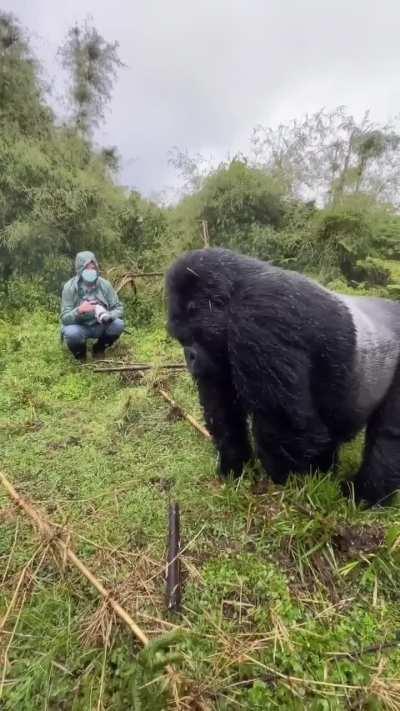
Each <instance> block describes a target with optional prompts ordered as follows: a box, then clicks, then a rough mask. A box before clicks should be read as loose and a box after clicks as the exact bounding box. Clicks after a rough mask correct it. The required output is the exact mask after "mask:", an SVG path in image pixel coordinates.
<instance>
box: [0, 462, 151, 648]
mask: <svg viewBox="0 0 400 711" xmlns="http://www.w3.org/2000/svg"><path fill="white" fill-rule="evenodd" d="M0 482H1V483H2V484H3V486H4V488H5V490H6V491H7V493H8V495H9V496H10V497H11V499H13V501H14V502H15V503H16V504H17V506H19V507H20V508H21V509H23V510H24V511H25V513H27V514H28V516H29V517H30V518H31V519H32V520H33V521H34V523H35V524H36V526H37V527H38V529H39V531H40V532H41V533H42V534H46V536H47V537H48V538H50V539H52V542H53V543H54V544H55V545H56V546H57V548H58V549H59V551H60V552H61V553H62V555H63V557H64V558H66V559H68V560H69V561H70V563H72V564H73V565H74V566H75V568H78V570H79V571H80V572H81V573H82V575H83V576H84V577H85V578H86V579H87V580H88V581H89V582H90V583H91V584H92V585H93V587H95V588H96V590H97V591H98V592H99V593H100V595H101V596H102V597H103V598H104V599H105V600H106V601H107V603H108V604H109V605H110V607H111V608H112V609H113V610H114V612H115V614H116V615H118V617H119V618H120V619H121V620H123V621H124V622H125V624H126V625H127V626H128V627H129V629H130V630H131V632H132V633H133V634H134V635H135V637H137V638H138V639H139V640H140V642H141V643H142V644H143V646H146V645H147V644H148V642H149V640H148V637H147V636H146V635H145V633H144V632H143V631H142V630H141V629H140V627H139V626H138V625H137V624H136V622H135V621H134V620H133V619H132V617H131V616H130V615H129V614H128V613H127V612H126V610H124V609H123V607H121V605H120V604H119V603H118V602H117V601H116V600H114V598H113V597H112V596H111V594H110V593H109V592H108V590H106V588H105V587H104V586H103V585H102V583H101V582H100V580H98V579H97V578H96V576H95V575H93V573H92V572H91V571H90V570H89V569H88V568H87V567H86V565H85V564H84V563H83V562H82V561H81V560H80V559H79V558H78V556H76V555H75V553H74V552H73V551H72V550H71V549H70V548H69V547H68V546H67V545H66V543H64V541H63V540H62V539H61V538H59V537H58V536H57V534H56V533H55V531H54V528H53V527H52V526H51V524H50V523H49V522H48V521H46V520H45V519H43V518H42V517H41V516H40V514H39V513H38V512H37V511H36V510H35V509H34V508H33V506H32V505H31V504H30V503H29V502H28V501H26V500H25V499H24V498H22V496H20V495H19V494H18V492H17V491H16V490H15V489H14V487H13V485H12V484H11V482H10V481H9V480H8V479H7V477H6V476H5V475H4V474H3V473H2V472H0Z"/></svg>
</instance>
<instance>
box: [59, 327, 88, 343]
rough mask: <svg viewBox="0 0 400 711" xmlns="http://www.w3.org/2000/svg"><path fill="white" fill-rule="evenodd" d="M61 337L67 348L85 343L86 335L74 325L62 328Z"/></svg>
mask: <svg viewBox="0 0 400 711" xmlns="http://www.w3.org/2000/svg"><path fill="white" fill-rule="evenodd" d="M63 336H64V339H65V341H66V343H67V344H68V345H69V346H77V345H80V344H83V343H85V341H86V334H85V331H84V330H83V328H81V327H80V326H76V325H74V324H73V325H71V326H64V328H63Z"/></svg>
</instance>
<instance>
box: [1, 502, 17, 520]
mask: <svg viewBox="0 0 400 711" xmlns="http://www.w3.org/2000/svg"><path fill="white" fill-rule="evenodd" d="M17 515H18V514H17V511H16V509H15V508H14V507H13V506H8V507H7V508H5V509H1V511H0V523H6V524H7V523H14V522H15V521H16V519H17Z"/></svg>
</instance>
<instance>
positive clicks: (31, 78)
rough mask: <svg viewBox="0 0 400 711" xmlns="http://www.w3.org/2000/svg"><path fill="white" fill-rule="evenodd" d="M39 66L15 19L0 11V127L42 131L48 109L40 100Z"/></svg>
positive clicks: (46, 124) (47, 121)
mask: <svg viewBox="0 0 400 711" xmlns="http://www.w3.org/2000/svg"><path fill="white" fill-rule="evenodd" d="M43 94H44V85H43V83H42V81H41V79H40V65H39V63H38V62H37V61H36V59H35V58H34V56H33V54H32V51H31V49H30V46H29V39H28V37H27V35H26V33H25V32H24V30H23V29H22V28H21V26H20V24H19V22H18V20H17V19H16V18H15V17H14V16H13V15H12V14H9V13H6V12H2V11H0V128H1V129H2V130H3V132H4V131H5V130H6V132H7V130H10V128H12V127H14V128H15V129H16V130H18V131H22V132H23V133H25V134H29V135H37V134H38V133H43V131H46V130H47V129H48V128H49V126H50V125H51V112H50V109H49V107H48V106H46V105H45V104H44V102H43Z"/></svg>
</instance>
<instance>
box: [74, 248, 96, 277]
mask: <svg viewBox="0 0 400 711" xmlns="http://www.w3.org/2000/svg"><path fill="white" fill-rule="evenodd" d="M89 262H94V263H95V265H96V268H97V269H98V268H99V264H98V261H97V259H96V256H95V255H94V254H93V252H78V254H77V255H76V257H75V271H76V274H77V276H81V274H82V272H83V270H84V268H85V266H86V264H89Z"/></svg>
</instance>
